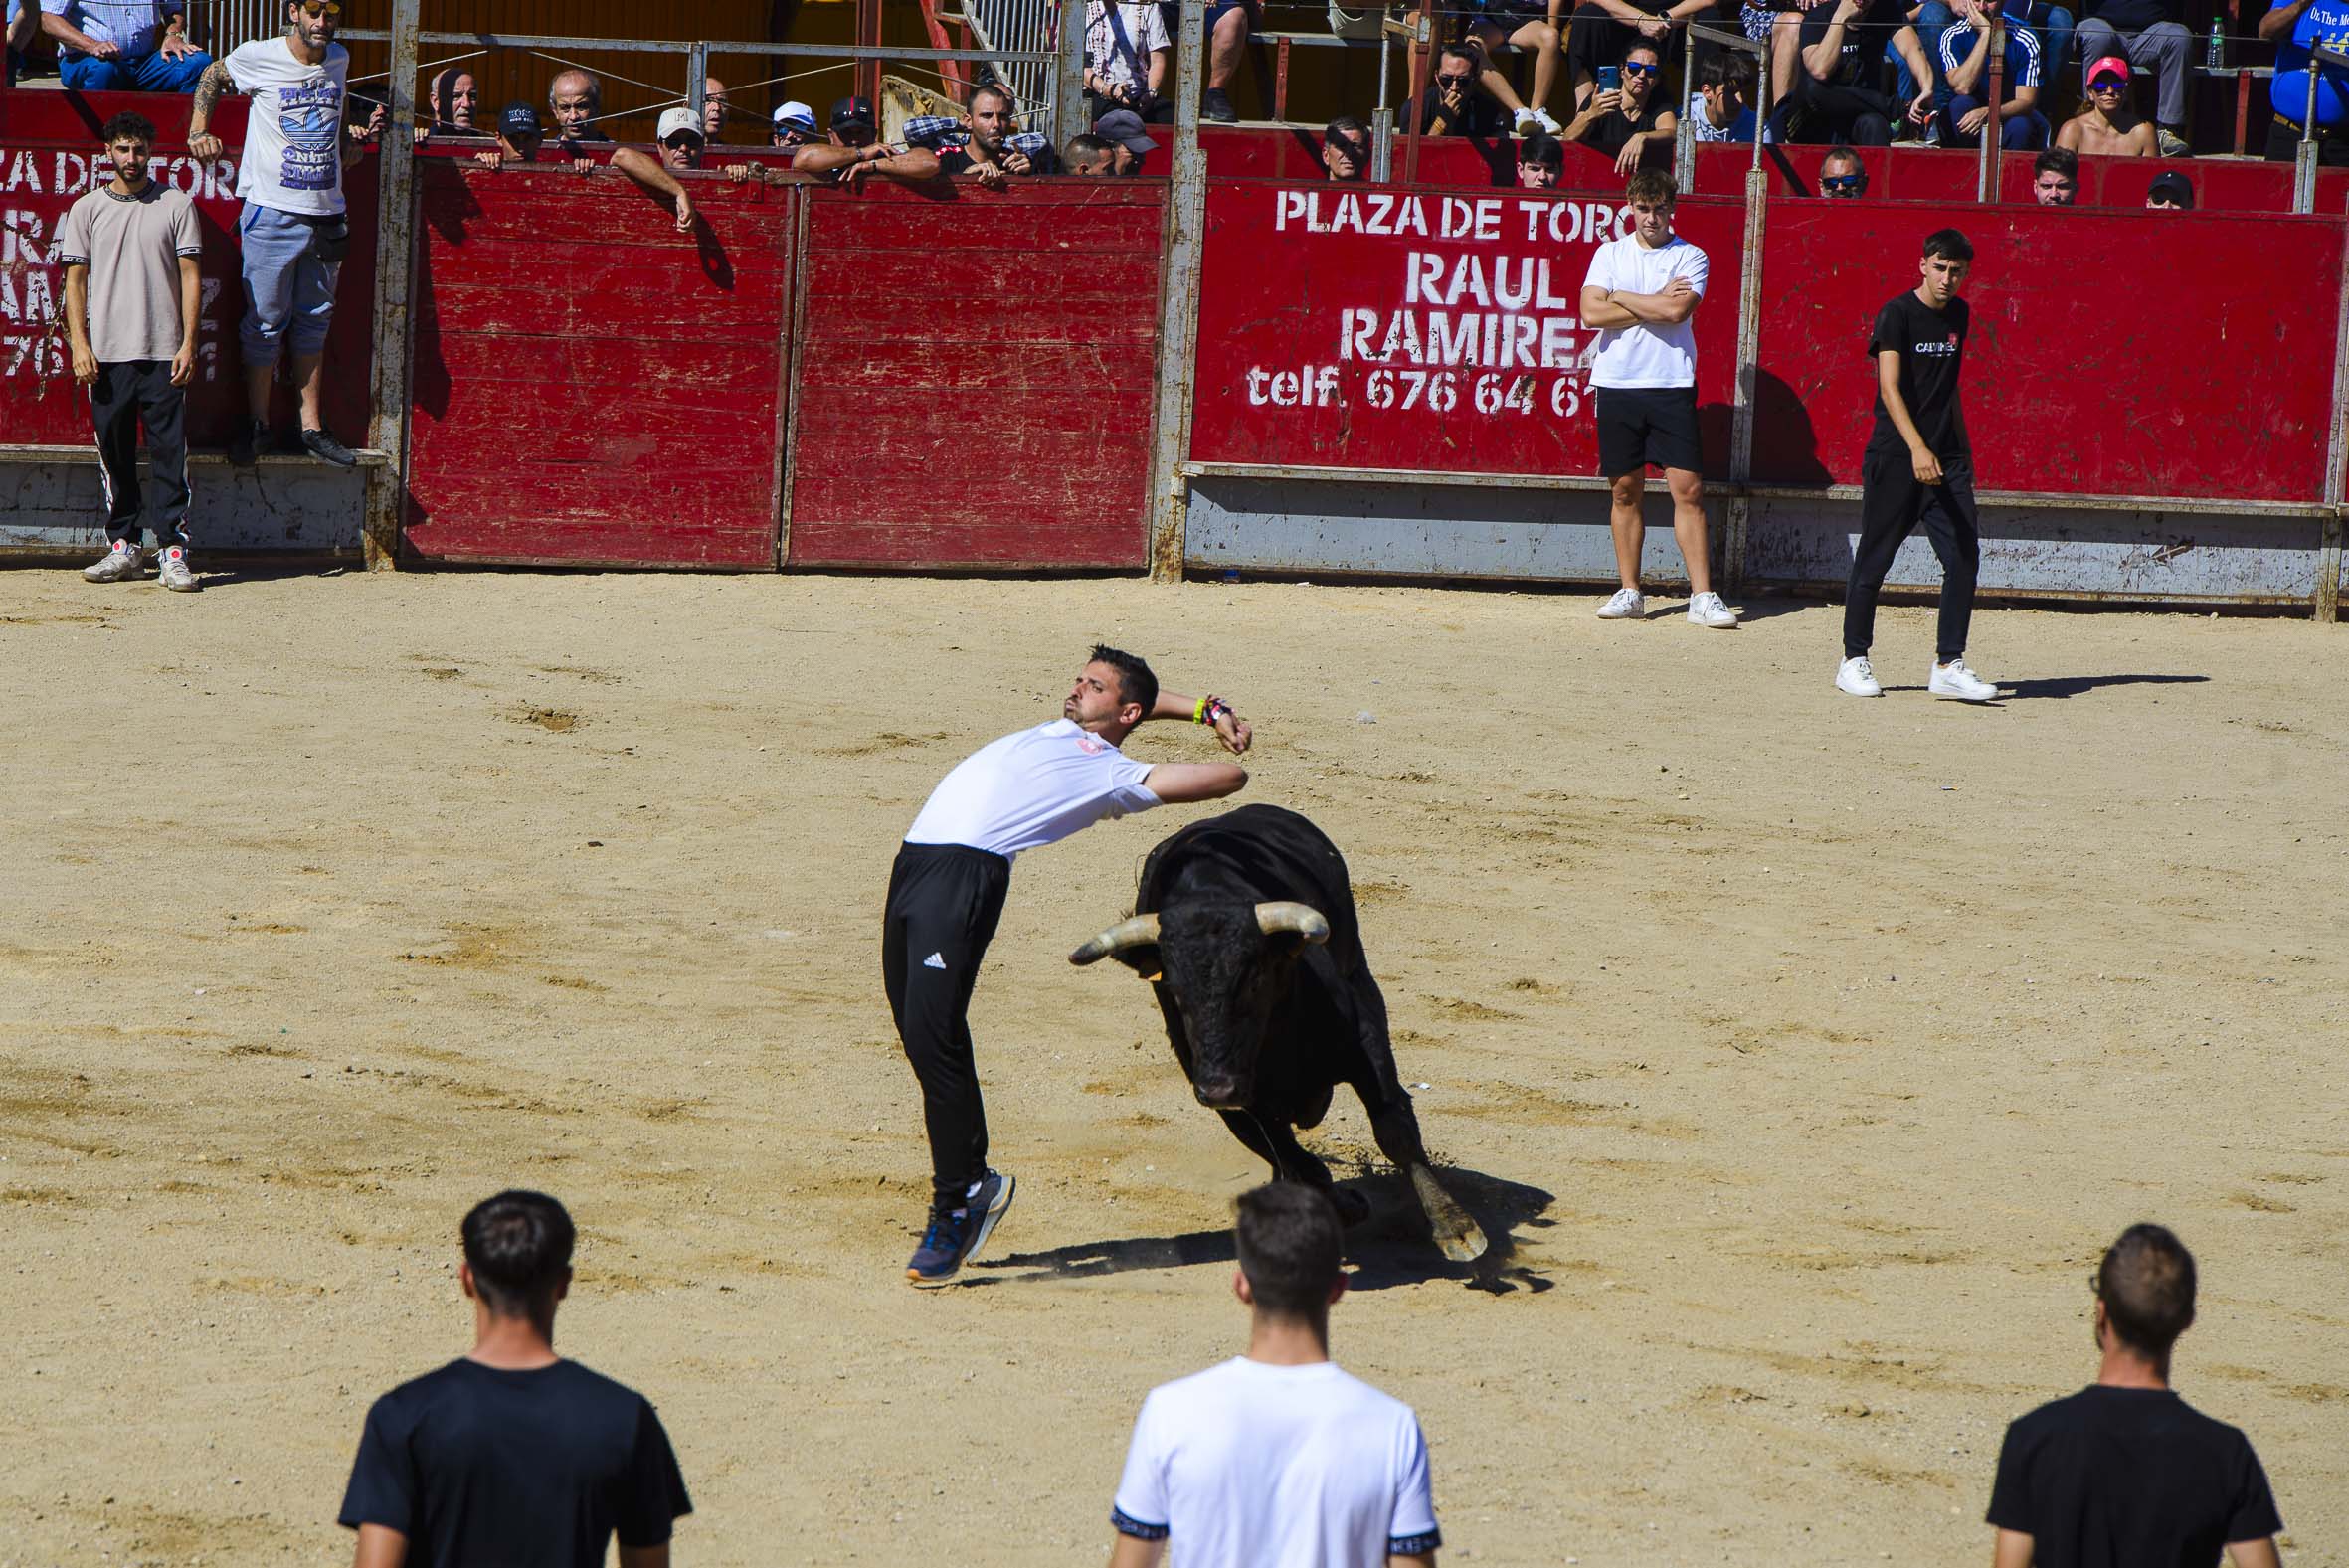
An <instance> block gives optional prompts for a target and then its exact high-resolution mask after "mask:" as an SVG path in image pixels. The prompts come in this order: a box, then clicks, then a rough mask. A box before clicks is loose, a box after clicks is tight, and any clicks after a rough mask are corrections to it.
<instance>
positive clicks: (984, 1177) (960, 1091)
mask: <svg viewBox="0 0 2349 1568" xmlns="http://www.w3.org/2000/svg"><path fill="white" fill-rule="evenodd" d="M1060 714H1061V716H1060V717H1059V718H1058V719H1055V720H1053V721H1052V722H1051V723H1049V724H1039V725H1037V726H1035V727H1034V728H1033V729H1027V730H1020V731H1016V732H1014V733H1013V734H1010V735H1006V736H1004V737H1003V738H1002V739H1001V740H999V741H995V742H994V743H992V744H990V745H987V746H983V747H981V748H980V749H979V750H978V751H976V752H974V753H972V754H971V755H970V756H969V757H967V758H965V759H964V760H963V761H962V763H961V764H960V765H958V766H957V767H956V768H955V770H954V771H953V772H952V773H950V774H948V775H947V776H946V778H945V780H944V781H943V782H941V783H940V784H939V785H938V787H937V788H936V789H934V790H932V791H931V792H930V798H929V799H928V800H927V801H926V802H924V804H923V806H922V809H921V812H920V814H919V815H917V816H916V817H915V818H914V823H913V826H912V827H910V828H908V829H907V830H906V834H905V842H904V843H903V844H902V845H901V846H899V848H898V851H897V861H896V864H895V865H894V866H893V867H891V869H890V872H889V897H888V906H887V913H886V915H885V916H884V917H883V924H882V928H881V977H882V982H883V984H884V985H885V986H886V987H887V989H888V992H889V1011H890V1014H891V1015H892V1016H893V1017H894V1018H895V1019H896V1021H897V1037H898V1039H899V1041H900V1042H901V1043H902V1044H903V1045H904V1047H905V1055H906V1060H907V1061H908V1062H910V1063H911V1064H912V1066H913V1070H914V1076H915V1077H916V1078H918V1079H919V1080H920V1081H921V1085H922V1117H923V1125H924V1128H925V1129H926V1131H927V1132H928V1134H929V1138H930V1166H931V1207H930V1219H929V1224H928V1227H927V1229H926V1230H925V1231H924V1233H923V1236H922V1245H921V1246H920V1247H919V1248H918V1249H917V1250H916V1251H915V1253H914V1255H913V1260H912V1261H911V1262H910V1263H908V1264H907V1265H906V1270H905V1273H906V1278H907V1279H908V1280H910V1281H911V1282H912V1283H913V1284H915V1285H917V1286H938V1285H945V1284H946V1283H948V1282H949V1281H951V1280H952V1279H954V1277H955V1274H956V1272H957V1271H958V1270H960V1269H961V1268H962V1266H963V1264H964V1263H965V1262H966V1261H968V1260H969V1258H970V1257H971V1255H972V1254H973V1253H975V1252H977V1251H978V1250H979V1249H980V1247H981V1246H983V1245H984V1244H985V1243H986V1241H987V1238H988V1236H989V1235H990V1234H991V1233H992V1232H993V1231H994V1227H995V1222H996V1221H997V1220H999V1219H1001V1218H1002V1215H1003V1211H1004V1210H1005V1209H1008V1208H1009V1207H1010V1206H1011V1191H1012V1178H1011V1177H1009V1176H1006V1175H1002V1174H1000V1173H998V1172H996V1171H994V1170H991V1169H989V1168H988V1163H987V1110H986V1107H985V1106H984V1104H983V1103H982V1102H981V1100H980V1095H979V1069H978V1065H977V1062H976V1060H975V1058H974V1056H973V1054H972V1048H971V1024H970V1019H969V1013H970V1009H971V989H972V987H973V986H974V985H976V984H977V983H978V980H979V965H980V962H981V960H982V959H983V958H986V956H987V945H988V943H989V942H991V941H992V940H994V932H995V921H996V919H997V918H998V917H999V916H1000V915H1001V914H1002V911H1003V895H1004V892H1005V891H1006V890H1007V889H1008V887H1009V886H1010V881H1011V859H1012V857H1013V856H1014V855H1017V854H1019V853H1020V852H1021V851H1022V850H1027V849H1039V848H1041V847H1043V846H1044V845H1046V844H1051V843H1057V842H1058V841H1059V840H1061V839H1063V838H1066V837H1068V836H1069V835H1070V834H1071V833H1074V832H1077V831H1079V830H1081V829H1083V828H1086V827H1089V826H1091V825H1092V824H1093V823H1095V822H1098V821H1101V820H1102V819H1104V818H1106V817H1118V816H1124V815H1126V814H1127V813H1128V812H1132V811H1148V810H1150V809H1152V808H1153V807H1155V806H1159V805H1170V804H1174V803H1176V802H1180V801H1191V800H1215V799H1220V798H1221V797H1223V796H1224V795H1227V794H1231V793H1233V792H1234V791H1236V790H1237V789H1239V788H1240V786H1241V785H1243V784H1246V783H1247V782H1248V776H1247V774H1246V773H1245V772H1243V771H1242V770H1241V769H1240V767H1239V766H1238V765H1237V764H1235V763H1159V764H1157V765H1155V766H1154V765H1152V764H1149V763H1138V762H1134V761H1131V760H1129V759H1128V758H1127V757H1126V756H1125V755H1124V754H1123V753H1122V752H1120V751H1119V750H1118V748H1119V745H1120V743H1122V742H1123V741H1124V740H1125V739H1126V737H1127V736H1128V735H1130V734H1132V733H1133V731H1134V727H1135V726H1136V725H1139V724H1142V723H1144V722H1146V721H1148V720H1152V719H1189V720H1192V721H1193V722H1195V723H1199V724H1209V725H1212V726H1213V727H1214V730H1215V738H1216V739H1217V740H1218V741H1220V742H1221V743H1222V744H1223V747H1224V749H1225V750H1226V751H1229V752H1230V753H1232V755H1234V756H1235V757H1236V756H1238V755H1239V754H1241V753H1243V752H1245V751H1247V749H1248V741H1249V734H1248V726H1247V725H1245V724H1243V723H1241V722H1240V717H1239V715H1238V714H1236V713H1234V712H1233V711H1232V710H1231V707H1230V705H1229V704H1227V703H1225V702H1224V701H1223V700H1222V699H1221V698H1219V697H1201V698H1198V699H1197V700H1196V701H1195V702H1194V701H1193V700H1192V699H1191V698H1189V697H1183V696H1178V695H1176V694H1174V693H1173V692H1168V691H1161V690H1160V689H1159V682H1158V677H1157V676H1156V675H1154V674H1152V673H1151V668H1150V666H1149V665H1148V664H1146V663H1144V662H1143V661H1142V660H1141V659H1139V658H1136V657H1135V656H1134V655H1133V654H1131V653H1126V652H1121V651H1120V650H1118V649H1116V648H1112V647H1107V646H1100V645H1097V646H1095V647H1094V649H1093V652H1092V656H1091V657H1090V658H1088V659H1087V660H1086V661H1085V665H1084V667H1083V668H1082V669H1080V670H1078V671H1077V678H1076V683H1075V685H1074V686H1073V687H1072V688H1071V690H1070V691H1069V694H1068V699H1067V700H1066V701H1065V702H1063V703H1062V704H1061V705H1060Z"/></svg>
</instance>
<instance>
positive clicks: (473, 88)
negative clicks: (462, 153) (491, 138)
mask: <svg viewBox="0 0 2349 1568" xmlns="http://www.w3.org/2000/svg"><path fill="white" fill-rule="evenodd" d="M425 95H426V96H427V97H429V98H430V99H432V108H433V123H432V125H431V127H430V128H429V130H428V134H430V135H435V136H479V135H482V134H484V132H483V130H482V128H481V126H480V124H479V123H478V120H479V113H480V106H481V86H480V84H479V83H477V82H475V81H474V80H473V74H472V73H471V72H469V71H458V70H455V69H453V68H452V69H450V70H447V71H436V72H435V73H433V81H432V86H431V87H429V88H427V89H426V93H425ZM424 139H425V138H424V137H423V136H419V137H417V140H419V141H422V140H424Z"/></svg>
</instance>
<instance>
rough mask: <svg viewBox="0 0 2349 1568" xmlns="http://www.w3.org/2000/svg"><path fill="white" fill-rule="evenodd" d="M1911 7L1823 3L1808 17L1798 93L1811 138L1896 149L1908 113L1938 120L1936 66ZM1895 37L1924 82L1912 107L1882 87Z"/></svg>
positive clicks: (1892, 2) (1878, 0)
mask: <svg viewBox="0 0 2349 1568" xmlns="http://www.w3.org/2000/svg"><path fill="white" fill-rule="evenodd" d="M1908 10H1909V7H1908V5H1907V0H1821V3H1820V4H1818V5H1815V6H1813V7H1812V8H1811V9H1810V10H1809V11H1807V12H1805V13H1804V14H1803V19H1802V32H1801V36H1800V45H1801V48H1800V53H1799V56H1798V58H1799V60H1800V61H1801V65H1802V69H1801V70H1800V71H1798V72H1796V73H1795V76H1794V92H1793V98H1794V103H1795V107H1796V109H1797V111H1798V112H1799V113H1800V115H1801V125H1802V131H1801V138H1802V139H1803V140H1804V141H1810V142H1820V141H1838V142H1846V143H1849V144H1851V145H1853V146H1856V147H1889V146H1891V145H1892V142H1893V122H1894V121H1895V120H1896V119H1898V118H1900V117H1901V115H1902V114H1903V113H1905V114H1906V116H1907V118H1908V119H1909V120H1910V121H1911V122H1912V123H1914V124H1918V125H1922V124H1924V123H1925V122H1926V121H1927V120H1929V119H1931V118H1932V114H1933V83H1934V80H1935V79H1934V76H1933V63H1932V61H1931V60H1930V59H1929V58H1928V57H1927V56H1926V54H1925V47H1924V41H1923V40H1922V39H1920V38H1918V37H1917V34H1916V29H1915V28H1913V27H1911V26H1909V24H1908ZM1888 41H1889V42H1890V43H1891V44H1892V47H1893V48H1894V49H1895V50H1897V52H1898V53H1899V56H1900V58H1901V60H1902V61H1904V62H1905V63H1906V64H1907V66H1908V71H1909V75H1910V76H1912V77H1913V78H1914V79H1915V81H1916V85H1917V94H1916V97H1915V98H1914V99H1913V100H1912V101H1910V102H1909V104H1908V105H1907V107H1906V109H1905V110H1903V108H1902V107H1901V104H1900V102H1899V100H1898V99H1897V98H1895V97H1893V96H1892V95H1891V94H1889V93H1887V92H1884V91H1883V90H1881V89H1880V88H1878V87H1876V85H1875V84H1876V81H1877V68H1878V65H1879V63H1880V62H1882V61H1883V59H1884V58H1885V45H1886V43H1887V42H1888Z"/></svg>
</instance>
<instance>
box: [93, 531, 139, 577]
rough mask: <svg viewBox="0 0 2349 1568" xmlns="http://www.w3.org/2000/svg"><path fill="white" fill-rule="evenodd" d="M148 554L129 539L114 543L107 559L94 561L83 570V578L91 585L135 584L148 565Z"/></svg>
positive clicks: (107, 554) (106, 555)
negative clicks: (144, 567)
mask: <svg viewBox="0 0 2349 1568" xmlns="http://www.w3.org/2000/svg"><path fill="white" fill-rule="evenodd" d="M146 559H147V558H146V553H145V552H144V551H142V550H140V549H139V547H138V546H137V545H134V544H132V543H131V542H130V541H129V540H127V539H117V540H115V541H114V548H113V549H111V550H109V551H107V552H106V554H105V559H104V560H102V561H93V562H91V563H90V565H89V566H86V567H84V568H83V569H82V576H83V578H84V579H85V580H86V581H88V582H91V583H135V582H137V581H138V579H139V577H140V575H141V570H140V569H141V568H142V567H143V566H144V565H145V564H146Z"/></svg>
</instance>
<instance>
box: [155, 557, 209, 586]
mask: <svg viewBox="0 0 2349 1568" xmlns="http://www.w3.org/2000/svg"><path fill="white" fill-rule="evenodd" d="M160 567H161V570H160V571H159V572H158V573H157V576H158V577H159V578H160V579H161V580H162V583H163V586H164V587H165V588H167V589H170V590H171V591H172V592H173V593H174V594H193V593H195V592H196V591H197V588H198V586H199V585H198V584H197V582H196V574H195V573H194V572H192V571H190V570H189V568H188V552H187V548H186V547H185V546H183V545H173V546H172V547H171V548H170V549H168V550H166V551H164V552H163V559H162V561H161V563H160Z"/></svg>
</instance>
